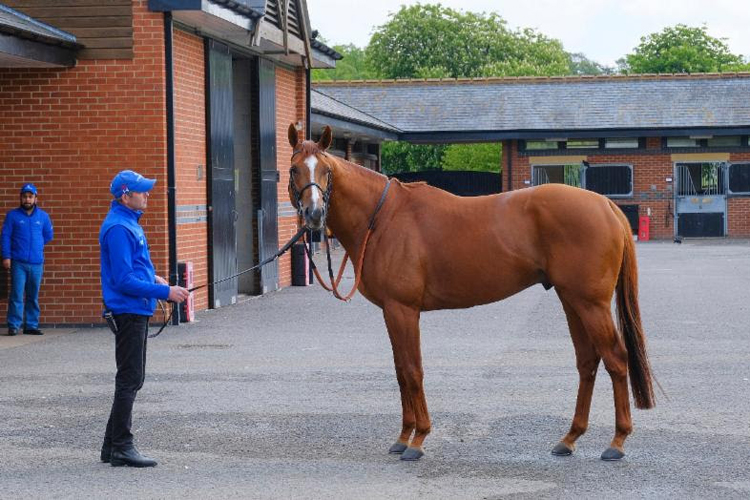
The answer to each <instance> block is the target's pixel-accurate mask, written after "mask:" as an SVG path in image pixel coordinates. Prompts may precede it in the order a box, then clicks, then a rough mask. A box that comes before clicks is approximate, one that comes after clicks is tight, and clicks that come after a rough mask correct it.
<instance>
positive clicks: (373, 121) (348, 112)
mask: <svg viewBox="0 0 750 500" xmlns="http://www.w3.org/2000/svg"><path fill="white" fill-rule="evenodd" d="M310 107H311V109H312V111H313V113H318V114H322V115H326V116H331V117H334V118H339V119H342V120H344V121H348V122H354V123H359V124H361V125H366V126H368V127H374V128H378V129H381V130H386V131H388V132H394V133H398V132H399V130H398V129H397V128H395V127H393V126H391V125H389V124H388V123H385V122H383V121H381V120H378V119H377V118H375V117H373V116H370V115H368V114H366V113H363V112H362V111H360V110H357V109H354V108H352V107H351V106H347V105H346V104H344V103H342V102H339V101H337V100H336V99H334V98H331V97H329V96H327V95H325V94H323V93H321V92H318V91H317V90H315V89H313V90H311V91H310Z"/></svg>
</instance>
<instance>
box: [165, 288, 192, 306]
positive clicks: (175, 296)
mask: <svg viewBox="0 0 750 500" xmlns="http://www.w3.org/2000/svg"><path fill="white" fill-rule="evenodd" d="M189 296H190V293H189V292H188V291H187V288H182V287H181V286H170V287H169V297H167V300H169V301H171V302H176V303H178V304H179V303H180V302H184V301H186V300H187V298H188V297H189Z"/></svg>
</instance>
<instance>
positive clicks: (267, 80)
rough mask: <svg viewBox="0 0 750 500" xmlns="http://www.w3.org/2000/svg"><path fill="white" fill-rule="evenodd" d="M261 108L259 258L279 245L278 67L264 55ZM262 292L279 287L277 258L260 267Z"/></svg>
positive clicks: (260, 69)
mask: <svg viewBox="0 0 750 500" xmlns="http://www.w3.org/2000/svg"><path fill="white" fill-rule="evenodd" d="M258 98H259V99H258V100H259V103H258V104H259V106H258V111H259V114H260V117H259V127H258V128H259V129H260V130H259V132H260V211H259V213H258V233H259V240H260V241H259V245H258V246H259V249H260V260H261V261H263V260H265V259H266V258H268V257H270V256H272V255H273V254H275V253H276V251H277V250H278V248H279V224H278V213H277V206H278V194H277V187H278V182H279V172H278V170H277V169H276V67H275V66H274V64H273V62H271V61H267V60H265V59H259V61H258ZM260 282H261V290H262V293H266V292H270V291H272V290H276V289H278V288H279V266H278V261H273V262H271V263H270V264H266V265H265V266H263V268H262V269H261V271H260Z"/></svg>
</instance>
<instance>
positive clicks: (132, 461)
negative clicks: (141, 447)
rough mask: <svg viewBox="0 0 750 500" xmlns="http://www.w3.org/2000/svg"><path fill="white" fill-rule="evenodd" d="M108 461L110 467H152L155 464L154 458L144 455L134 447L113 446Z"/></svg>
mask: <svg viewBox="0 0 750 500" xmlns="http://www.w3.org/2000/svg"><path fill="white" fill-rule="evenodd" d="M109 463H110V465H112V467H122V466H123V465H127V466H128V467H153V466H155V465H156V460H154V459H153V458H148V457H144V456H143V455H141V454H140V453H139V452H138V450H136V449H135V447H133V448H128V449H125V450H123V449H116V448H113V449H112V455H111V456H110V459H109Z"/></svg>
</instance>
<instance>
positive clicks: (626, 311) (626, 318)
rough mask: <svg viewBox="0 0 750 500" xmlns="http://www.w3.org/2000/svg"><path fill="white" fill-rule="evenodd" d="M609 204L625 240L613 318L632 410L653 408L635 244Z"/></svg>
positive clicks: (617, 211)
mask: <svg viewBox="0 0 750 500" xmlns="http://www.w3.org/2000/svg"><path fill="white" fill-rule="evenodd" d="M609 204H610V205H611V208H612V211H613V212H614V213H615V215H616V216H617V218H618V219H619V221H620V224H621V225H622V229H623V237H624V240H625V248H624V249H623V258H622V265H621V266H620V276H619V278H618V280H617V317H618V320H619V325H620V333H621V335H622V337H623V339H624V340H625V347H626V348H627V350H628V371H629V373H630V387H631V388H632V390H633V398H634V399H635V406H636V408H642V409H648V408H653V407H654V388H653V385H652V375H651V367H650V365H649V362H648V355H647V354H646V337H645V336H644V334H643V326H642V325H641V311H640V308H639V307H638V265H637V263H636V259H635V243H633V235H632V232H631V229H630V223H629V222H628V219H627V217H625V214H624V213H623V212H622V210H620V208H619V207H618V206H617V205H616V204H614V203H613V202H612V201H611V200H610V201H609Z"/></svg>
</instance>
